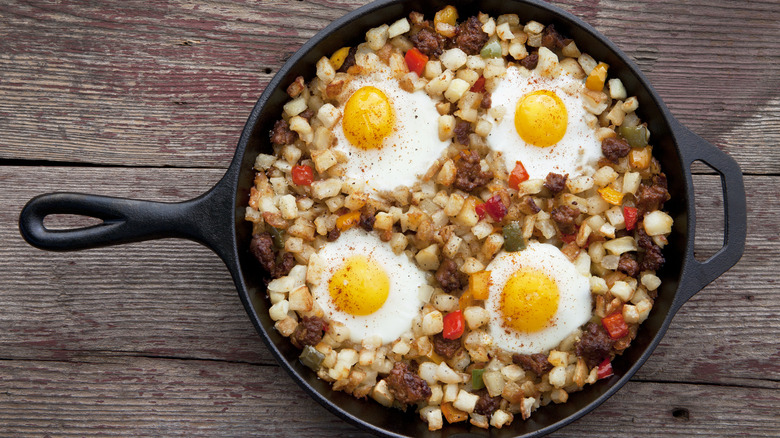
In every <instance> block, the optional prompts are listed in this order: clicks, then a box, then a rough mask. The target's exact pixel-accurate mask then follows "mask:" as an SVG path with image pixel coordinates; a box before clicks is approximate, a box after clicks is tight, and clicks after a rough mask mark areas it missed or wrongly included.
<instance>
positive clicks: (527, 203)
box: [520, 196, 542, 214]
mask: <svg viewBox="0 0 780 438" xmlns="http://www.w3.org/2000/svg"><path fill="white" fill-rule="evenodd" d="M521 205H522V208H521V209H520V210H521V211H522V212H523V213H525V214H536V213H539V212H540V211H542V209H541V208H539V204H537V203H536V201H534V198H532V197H530V196H524V197H523V203H522V204H521Z"/></svg>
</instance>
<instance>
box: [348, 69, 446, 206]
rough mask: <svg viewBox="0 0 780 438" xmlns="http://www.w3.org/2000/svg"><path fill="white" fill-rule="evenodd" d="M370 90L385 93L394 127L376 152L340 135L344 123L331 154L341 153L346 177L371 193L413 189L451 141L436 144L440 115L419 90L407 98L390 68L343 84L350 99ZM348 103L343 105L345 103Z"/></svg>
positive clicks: (408, 94)
mask: <svg viewBox="0 0 780 438" xmlns="http://www.w3.org/2000/svg"><path fill="white" fill-rule="evenodd" d="M367 86H373V87H376V88H378V89H380V90H382V92H384V93H385V95H386V96H387V98H388V99H389V101H390V103H391V105H392V107H393V112H394V113H395V126H394V127H393V131H392V132H391V134H390V135H388V136H387V137H385V139H384V141H383V143H382V147H381V148H379V149H369V150H365V149H361V148H358V147H355V146H354V145H352V144H351V143H350V142H349V140H347V138H346V137H345V135H344V129H343V126H342V122H343V117H344V114H343V109H344V108H343V105H342V106H341V107H340V108H339V109H340V110H341V111H342V119H341V120H339V122H338V123H337V124H336V125H335V126H334V128H333V133H334V134H335V137H336V144H335V146H333V149H336V150H339V151H341V152H343V153H345V154H346V155H347V157H348V161H347V162H346V163H345V165H344V167H345V176H346V177H347V178H350V179H355V180H358V181H361V182H363V183H365V187H366V191H367V192H368V193H369V194H372V193H376V192H378V191H389V190H393V189H395V188H396V187H398V186H401V185H405V186H407V187H411V186H412V185H413V184H414V183H415V182H417V180H418V177H419V176H420V175H422V174H424V173H425V172H426V171H427V170H428V168H430V167H431V165H432V164H433V163H434V161H436V160H437V159H438V158H439V157H440V156H441V155H442V152H443V151H444V149H446V148H447V146H448V145H449V142H445V141H441V140H439V125H438V123H439V113H438V111H437V110H436V102H434V101H433V100H432V99H431V98H430V97H429V96H428V95H427V94H426V93H425V91H423V90H418V91H415V92H414V93H409V92H407V91H404V90H403V89H401V87H400V86H399V84H398V81H397V80H396V79H395V78H394V77H393V75H392V72H391V71H390V69H388V68H383V69H379V70H377V71H374V72H373V73H370V74H366V75H362V76H357V77H355V78H354V79H353V80H352V81H350V82H349V84H348V85H347V90H348V94H347V95H348V96H351V95H352V93H354V92H355V91H357V90H358V89H360V88H362V87H367ZM345 102H346V101H345Z"/></svg>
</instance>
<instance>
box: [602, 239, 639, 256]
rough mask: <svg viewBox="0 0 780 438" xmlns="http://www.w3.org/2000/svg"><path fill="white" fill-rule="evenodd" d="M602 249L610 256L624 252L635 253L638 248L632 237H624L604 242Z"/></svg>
mask: <svg viewBox="0 0 780 438" xmlns="http://www.w3.org/2000/svg"><path fill="white" fill-rule="evenodd" d="M604 249H606V250H607V251H609V253H610V254H614V255H620V254H623V253H624V252H630V251H636V250H637V249H638V247H637V245H636V240H635V239H634V238H633V237H632V236H624V237H619V238H617V239H612V240H608V241H606V242H604Z"/></svg>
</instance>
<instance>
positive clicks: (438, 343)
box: [431, 333, 461, 359]
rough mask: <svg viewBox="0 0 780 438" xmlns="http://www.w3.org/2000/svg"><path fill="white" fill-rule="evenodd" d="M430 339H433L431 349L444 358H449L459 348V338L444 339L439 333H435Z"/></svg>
mask: <svg viewBox="0 0 780 438" xmlns="http://www.w3.org/2000/svg"><path fill="white" fill-rule="evenodd" d="M431 340H432V341H433V351H435V352H436V354H438V355H439V356H441V357H444V358H446V359H451V358H452V357H453V356H455V353H457V352H458V351H459V350H460V348H461V345H460V338H458V339H445V338H444V336H442V334H441V333H437V334H435V335H433V337H432V338H431Z"/></svg>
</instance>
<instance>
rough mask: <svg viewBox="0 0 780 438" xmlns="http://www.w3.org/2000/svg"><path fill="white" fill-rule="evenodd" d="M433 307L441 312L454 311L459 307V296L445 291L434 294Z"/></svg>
mask: <svg viewBox="0 0 780 438" xmlns="http://www.w3.org/2000/svg"><path fill="white" fill-rule="evenodd" d="M433 307H435V308H436V310H439V311H441V312H453V311H455V310H457V309H458V297H455V296H453V295H449V294H445V293H440V294H437V295H434V296H433Z"/></svg>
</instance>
